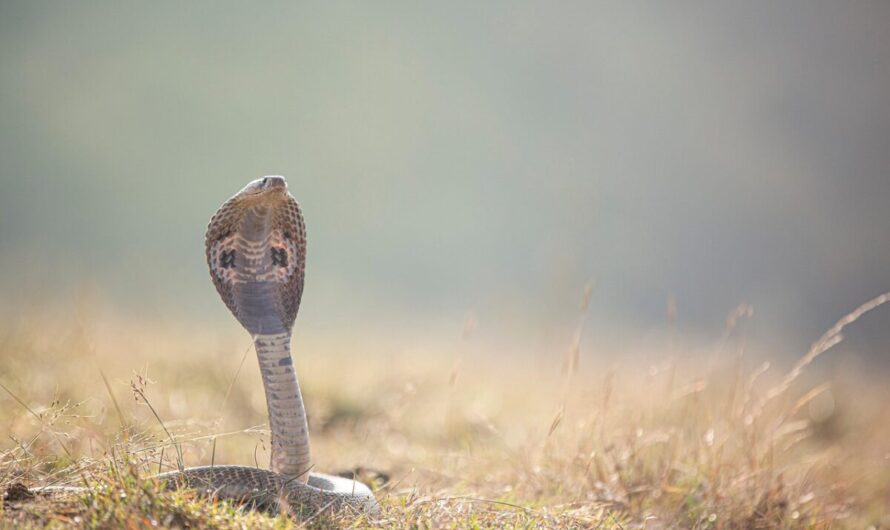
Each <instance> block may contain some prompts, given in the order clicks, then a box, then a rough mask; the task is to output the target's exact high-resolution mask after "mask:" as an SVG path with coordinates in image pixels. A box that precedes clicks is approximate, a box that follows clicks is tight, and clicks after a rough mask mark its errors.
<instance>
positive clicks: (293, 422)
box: [47, 176, 379, 516]
mask: <svg viewBox="0 0 890 530" xmlns="http://www.w3.org/2000/svg"><path fill="white" fill-rule="evenodd" d="M205 251H206V256H207V264H208V266H209V267H210V276H211V278H212V279H213V283H214V285H215V286H216V290H217V292H219V295H220V296H221V297H222V299H223V301H224V302H225V304H226V306H227V307H228V308H229V310H230V311H231V312H232V314H233V315H235V318H236V319H237V320H238V322H240V323H241V325H242V326H243V327H244V329H246V330H247V331H248V332H249V333H250V334H251V335H252V336H253V340H254V346H255V348H256V353H257V359H258V360H259V365H260V373H261V374H262V379H263V386H264V388H265V394H266V404H267V407H268V412H269V425H270V429H271V433H272V443H271V448H272V455H271V464H270V469H268V470H266V469H259V468H255V467H250V466H234V465H213V466H201V467H190V468H185V469H181V470H177V471H170V472H167V473H162V474H160V475H158V476H157V478H158V479H160V480H162V481H164V482H165V483H166V484H167V485H168V487H172V488H177V487H187V488H193V489H196V490H199V491H201V492H203V493H207V494H209V495H212V496H214V497H217V498H224V499H232V500H237V501H246V502H249V503H251V504H252V505H255V506H258V507H261V508H264V509H271V510H275V509H279V508H282V507H286V508H287V509H288V510H289V511H290V512H291V513H294V514H296V515H304V516H305V515H312V514H315V513H319V512H322V511H334V512H336V511H342V510H347V511H348V510H351V511H352V512H355V513H361V514H367V515H370V516H373V515H374V514H376V513H378V511H379V506H378V504H377V501H376V500H375V498H374V495H373V493H372V492H371V490H370V489H369V488H368V487H367V486H365V485H364V484H362V483H360V482H357V481H355V480H350V479H346V478H342V477H337V476H331V475H325V474H321V473H314V472H311V471H310V470H311V468H312V463H311V459H310V452H309V429H308V425H307V423H306V410H305V408H304V406H303V398H302V395H301V393H300V385H299V382H298V381H297V374H296V371H295V369H294V365H293V360H292V358H291V351H290V342H291V329H292V328H293V325H294V321H295V319H296V316H297V311H298V309H299V307H300V298H301V296H302V292H303V278H304V270H305V263H306V227H305V224H304V222H303V216H302V213H301V212H300V207H299V205H298V204H297V201H296V200H295V199H294V198H293V197H292V196H291V195H290V193H289V192H288V190H287V183H286V182H285V180H284V178H283V177H280V176H268V177H264V178H261V179H257V180H254V181H252V182H250V183H249V184H247V186H245V187H244V189H242V190H241V191H239V192H238V193H237V194H235V195H234V196H233V197H232V198H230V199H229V200H227V201H226V202H225V203H223V205H222V206H221V207H220V208H219V210H217V212H216V213H215V214H214V215H213V217H212V218H211V220H210V224H209V225H208V227H207V234H206V237H205ZM47 489H48V488H47ZM282 504H284V506H282Z"/></svg>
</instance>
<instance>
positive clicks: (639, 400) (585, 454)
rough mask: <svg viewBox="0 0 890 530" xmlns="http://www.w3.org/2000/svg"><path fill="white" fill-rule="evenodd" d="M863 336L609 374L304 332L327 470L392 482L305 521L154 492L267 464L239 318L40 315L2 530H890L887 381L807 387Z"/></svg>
mask: <svg viewBox="0 0 890 530" xmlns="http://www.w3.org/2000/svg"><path fill="white" fill-rule="evenodd" d="M885 301H886V299H876V301H875V302H874V303H872V305H867V306H864V308H863V310H862V311H861V312H860V313H855V312H854V313H853V314H852V315H853V316H852V317H850V318H849V319H848V320H849V321H852V320H855V317H856V316H858V315H859V314H861V313H862V312H864V311H866V310H868V309H870V308H872V307H874V306H876V305H878V304H879V303H883V302H885ZM582 312H583V311H582ZM746 313H747V312H746V309H745V308H744V307H742V308H740V310H739V311H738V312H736V313H734V314H733V315H731V318H730V320H729V322H728V325H727V326H728V327H727V336H728V337H730V340H728V342H727V343H732V341H731V335H732V331H733V329H732V328H733V327H734V323H735V321H736V320H737V319H738V318H744V317H745V316H746ZM47 322H51V323H57V324H50V325H47ZM579 322H580V323H583V318H581V319H579ZM580 323H579V326H580V325H581V324H580ZM848 323H850V322H848V321H842V322H841V323H839V326H837V327H836V328H833V329H832V330H831V331H830V332H829V333H826V335H825V336H824V337H822V338H821V339H819V341H817V342H816V343H815V344H814V345H813V348H812V349H811V350H810V352H808V353H807V354H806V355H805V356H803V357H802V358H801V360H800V362H799V363H797V365H794V366H792V367H790V369H789V370H788V372H787V374H783V373H782V371H781V370H767V369H766V368H765V367H763V366H759V365H757V363H754V362H753V361H748V360H747V359H746V358H745V357H744V356H742V355H741V354H740V353H738V352H739V351H740V350H735V349H734V348H722V351H721V352H720V353H718V354H715V355H713V356H711V358H710V359H708V362H700V361H696V360H695V359H692V358H690V359H682V360H677V361H668V362H665V363H663V364H662V365H661V366H646V367H643V368H640V367H639V366H635V365H633V364H631V365H627V366H622V365H613V366H612V367H610V368H609V369H608V370H603V369H602V367H601V366H597V367H593V366H587V365H589V364H592V363H586V364H585V362H581V363H580V365H579V359H580V356H579V354H578V348H579V341H578V340H577V339H576V340H575V341H574V343H572V344H571V345H570V346H569V347H568V348H567V349H568V352H567V353H566V355H565V358H559V359H553V360H548V359H540V358H523V359H516V358H506V357H504V356H499V355H488V356H484V357H482V358H479V357H477V356H475V355H472V354H470V353H467V352H466V351H463V352H461V351H458V350H460V348H459V347H456V348H455V349H454V350H453V351H449V349H447V348H446V349H445V351H444V352H438V353H433V352H424V354H423V355H420V354H418V353H417V352H413V353H393V352H390V351H387V350H386V349H385V348H383V349H381V348H377V351H368V348H367V346H362V347H361V348H362V350H361V351H359V348H358V347H356V346H354V345H353V346H350V347H342V346H338V344H343V342H342V341H340V342H339V343H338V342H336V341H333V340H319V343H318V344H304V343H302V342H300V339H299V338H298V340H297V344H296V351H297V352H298V353H297V365H298V368H299V371H300V376H301V380H302V382H303V386H304V391H305V394H306V399H307V401H308V406H309V412H310V416H311V420H310V430H311V432H312V435H313V442H314V445H313V451H314V454H315V459H316V462H317V467H318V469H320V470H324V471H328V472H330V471H344V472H347V473H349V472H354V471H357V472H358V474H359V475H360V476H361V477H362V478H364V479H365V480H368V481H372V482H373V483H374V484H375V485H376V487H377V488H378V489H377V494H378V498H379V499H380V501H381V504H382V506H383V518H382V519H381V520H379V521H377V522H376V523H373V524H372V523H370V522H369V521H366V520H362V519H348V518H344V519H341V520H336V521H335V520H331V519H328V518H324V517H322V516H318V517H314V518H312V519H311V520H309V521H307V522H303V523H298V522H295V521H293V520H292V519H291V518H289V517H288V516H287V515H286V514H281V515H278V516H277V517H273V516H268V515H265V514H258V513H251V512H247V511H243V510H240V509H239V508H238V507H237V506H231V505H228V504H225V503H216V502H213V501H208V500H202V499H199V498H197V497H195V496H194V495H193V494H192V493H190V492H186V491H181V492H172V493H167V492H162V491H160V489H159V485H158V484H157V483H156V482H155V481H153V480H151V478H150V477H151V476H152V474H154V473H156V472H157V471H158V470H159V469H172V468H175V467H176V465H178V463H177V462H178V461H179V460H182V461H183V462H184V463H185V464H186V465H194V464H206V463H210V462H211V461H214V462H217V463H219V462H226V463H242V464H254V463H256V464H258V465H261V466H265V465H266V463H267V461H268V452H267V444H266V442H267V434H266V432H265V431H264V428H265V425H264V416H265V406H264V402H263V395H262V389H261V386H260V383H259V377H258V373H257V369H256V366H255V365H256V363H255V361H254V359H253V353H252V351H250V350H249V343H248V340H247V338H246V337H244V336H243V335H242V334H240V333H237V332H236V328H234V326H233V329H232V331H231V333H230V335H228V336H226V337H219V336H218V335H215V332H212V331H211V330H204V331H203V334H199V335H196V334H194V333H186V331H185V329H179V330H177V329H176V328H175V326H171V325H158V324H155V325H151V326H145V325H140V324H136V323H132V322H124V321H122V319H113V320H109V319H98V318H87V317H83V316H81V317H80V318H77V319H72V318H67V319H66V318H53V319H49V318H48V317H47V316H46V315H44V316H43V318H42V319H40V320H37V319H32V318H27V317H20V318H18V319H17V320H14V321H12V322H11V323H9V324H7V325H6V327H4V328H2V329H0V355H2V359H3V362H2V364H3V370H2V372H0V383H2V385H3V389H2V390H0V426H2V429H3V432H4V434H5V437H4V440H3V442H0V491H5V492H6V496H7V498H6V499H5V500H4V501H3V503H2V505H0V527H10V528H12V527H15V528H21V527H25V528H27V527H43V526H65V525H69V524H73V525H77V526H83V527H91V528H124V527H127V528H154V527H180V528H186V527H190V528H256V527H269V528H272V527H274V528H293V527H300V526H301V525H302V526H306V527H310V528H325V527H331V526H346V527H357V528H363V527H367V526H374V525H376V526H380V527H385V528H427V527H434V528H598V529H619V528H620V529H631V528H647V529H660V528H697V529H708V528H714V529H719V528H869V527H872V528H875V529H877V528H890V511H888V509H887V506H888V505H890V445H888V443H887V440H890V411H888V407H887V406H886V405H887V402H888V401H887V399H888V390H887V385H886V384H882V383H883V382H882V381H879V380H877V378H875V379H871V378H867V377H864V376H863V377H862V378H858V379H852V380H851V379H843V378H841V379H837V380H829V381H806V382H805V381H803V379H805V377H806V374H805V370H804V369H805V368H806V367H807V365H808V364H809V363H810V362H812V361H813V360H814V359H815V358H816V357H817V356H819V355H820V354H821V353H823V352H824V351H826V350H827V349H828V348H830V347H831V346H833V345H834V344H836V343H837V341H838V340H840V332H841V331H842V329H843V327H844V325H846V324H848ZM577 336H578V337H579V336H580V327H579V333H578V335H577ZM567 342H570V343H571V342H573V341H572V340H571V337H570V338H569V340H567ZM302 351H311V352H313V354H312V355H303V354H301V353H299V352H302ZM455 352H456V353H455ZM728 352H731V353H728ZM245 358H246V360H245ZM242 361H244V362H243V365H242ZM751 365H753V366H751ZM17 484H25V485H28V486H34V485H46V484H87V485H89V486H91V493H84V494H79V495H72V496H67V497H66V496H55V497H51V498H42V497H37V498H28V497H29V496H28V495H25V494H24V492H22V491H21V490H20V489H18V487H17V486H16V485H17Z"/></svg>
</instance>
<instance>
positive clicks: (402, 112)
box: [0, 0, 890, 356]
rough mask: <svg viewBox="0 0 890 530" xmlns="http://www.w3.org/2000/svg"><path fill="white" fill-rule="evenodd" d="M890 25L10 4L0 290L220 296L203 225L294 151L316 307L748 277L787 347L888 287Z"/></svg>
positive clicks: (372, 314)
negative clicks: (211, 271)
mask: <svg viewBox="0 0 890 530" xmlns="http://www.w3.org/2000/svg"><path fill="white" fill-rule="evenodd" d="M888 52H890V5H888V4H884V3H876V2H873V3H859V4H855V5H854V4H848V3H834V2H822V1H819V2H811V1H803V0H800V1H795V2H785V3H783V4H782V5H771V4H768V3H760V2H755V3H750V2H749V3H742V4H739V5H737V6H734V7H726V6H720V5H703V4H701V3H685V4H684V3H671V4H670V5H667V4H662V3H655V2H651V3H646V2H643V3H630V2H614V3H611V4H609V5H599V4H597V5H594V4H591V3H585V2H578V3H576V4H574V5H563V6H562V7H561V8H560V9H550V8H547V7H546V6H545V5H544V4H536V3H529V2H504V3H485V4H483V5H480V4H478V3H475V2H463V3H453V2H449V3H447V4H440V5H426V6H420V5H417V4H414V3H410V2H405V3H388V4H385V5H381V4H377V3H374V4H372V3H366V2H338V3H314V4H304V3H300V4H296V3H289V2H281V3H278V4H275V5H270V4H267V5H266V9H263V10H259V9H257V8H256V6H253V5H249V4H246V3H239V2H225V3H220V2H215V3H212V4H211V3H188V4H181V3H154V2H153V3H150V4H143V5H126V6H125V5H121V4H115V3H107V2H78V3H34V2H25V1H5V2H3V3H2V4H0V65H2V68H0V118H2V127H0V190H2V191H0V268H2V270H3V271H4V274H3V275H2V276H0V297H2V298H0V299H2V300H3V304H2V308H0V309H2V311H3V312H4V313H6V314H14V313H15V312H17V311H18V310H19V309H20V307H21V304H32V305H33V304H37V305H40V304H54V303H58V304H63V305H64V304H67V303H69V301H71V300H73V301H74V302H73V305H77V304H78V303H80V302H79V300H81V299H82V298H84V297H86V298H89V297H91V296H95V297H98V298H100V299H102V300H105V301H107V304H108V306H109V307H113V308H117V309H122V310H124V311H127V312H133V313H135V314H144V315H148V316H152V317H155V318H156V317H159V316H161V315H165V314H166V315H172V316H170V317H169V318H182V319H186V320H188V319H195V320H206V321H208V322H223V323H226V324H228V325H232V324H233V322H232V321H231V319H230V317H229V316H228V315H227V314H226V311H225V309H224V307H223V306H222V304H220V303H219V301H218V300H217V296H216V293H215V292H214V291H213V289H212V288H211V287H210V282H209V281H208V278H207V273H206V269H205V264H204V258H203V241H202V238H203V231H204V226H205V224H206V222H207V220H208V219H209V218H210V215H211V214H212V213H213V211H214V210H215V209H216V207H217V206H218V205H219V204H221V203H222V201H223V200H225V199H226V198H227V197H229V196H230V195H232V194H233V193H235V192H236V191H237V190H238V189H240V187H241V186H243V184H244V183H246V182H247V181H249V180H251V179H253V178H256V177H259V176H262V175H264V174H282V175H285V176H287V178H288V181H289V183H290V188H291V191H292V193H293V194H294V195H295V196H296V197H297V199H298V200H299V201H300V202H301V204H302V205H303V209H304V213H305V215H306V218H307V223H308V226H309V237H310V240H309V257H308V260H309V266H308V279H307V290H306V293H305V297H304V303H303V310H302V312H301V321H300V324H299V325H298V329H300V330H301V332H303V333H316V334H320V333H321V332H327V331H332V330H338V329H349V330H350V331H351V332H359V331H361V330H362V329H364V328H375V327H381V326H386V325H393V324H398V327H397V328H395V329H397V330H399V331H401V332H404V333H415V334H424V333H430V334H436V333H441V334H442V335H445V336H454V337H456V336H459V335H460V333H461V330H462V327H463V324H464V321H465V319H466V318H467V315H470V320H475V321H477V322H478V326H477V334H478V335H480V336H482V337H488V338H491V340H496V339H493V338H492V337H500V336H506V337H511V338H512V339H511V340H514V341H515V342H516V343H518V344H522V345H524V347H528V348H531V349H534V348H536V347H538V345H541V344H547V345H551V346H552V345H553V344H557V345H560V346H561V345H563V344H566V343H567V342H568V338H569V334H568V332H566V329H571V327H573V326H574V323H575V320H574V319H575V317H576V313H577V301H578V299H579V297H580V293H581V290H582V289H583V286H584V285H585V284H586V283H587V282H589V281H591V280H595V281H596V288H595V291H594V296H593V302H592V305H591V310H590V311H591V314H590V316H589V319H588V321H589V326H588V328H587V335H586V336H587V337H596V338H597V340H606V338H608V339H609V340H614V341H615V342H616V343H618V344H620V343H621V342H622V341H625V342H626V341H627V340H629V339H626V338H623V337H627V336H633V335H634V334H638V333H637V332H638V331H640V330H643V331H644V332H645V333H654V334H656V335H657V334H660V333H662V332H663V331H664V328H665V326H666V325H667V324H665V321H666V317H665V312H666V306H667V305H668V300H670V299H673V300H675V301H676V307H677V313H676V323H675V325H676V326H677V327H679V328H681V329H682V330H684V331H688V332H691V333H693V334H695V333H702V334H705V335H706V336H710V335H713V336H717V335H719V333H720V332H721V330H722V328H723V322H724V319H725V317H726V314H727V313H728V312H729V311H730V310H731V309H732V308H733V307H735V306H736V304H738V303H739V302H743V301H744V302H748V303H750V304H752V305H753V306H754V307H755V309H756V315H755V318H754V320H753V321H752V322H751V323H750V324H749V326H748V329H747V333H749V334H750V335H751V337H753V338H759V339H761V340H764V341H781V342H783V343H784V344H785V345H787V346H788V348H787V351H790V352H792V353H797V352H799V351H803V350H805V347H806V345H807V344H808V342H809V341H810V340H812V339H813V338H815V337H817V336H818V335H819V334H820V333H821V331H822V330H823V329H825V328H826V327H827V326H828V325H830V324H831V323H832V322H834V320H835V319H836V318H838V317H839V316H840V315H842V314H844V313H846V312H847V311H849V310H850V309H852V308H853V307H855V306H856V305H857V304H858V303H860V302H861V301H863V300H866V299H868V298H870V297H871V296H873V295H876V294H878V293H879V292H883V291H885V290H887V289H888V288H890V245H888V236H887V227H890V209H888V208H887V199H888V197H890V104H888V103H890V96H888V94H890V53H888ZM84 293H86V294H84ZM888 321H890V316H888V315H887V311H886V310H884V311H881V312H876V313H875V314H874V315H871V316H870V317H869V318H868V319H866V320H864V321H863V322H862V323H861V324H858V329H857V333H856V337H859V338H858V339H854V340H853V341H852V342H847V343H845V345H847V344H849V345H850V346H849V347H850V348H853V349H856V350H861V351H862V352H865V353H866V354H869V355H872V356H880V355H885V353H884V352H885V351H886V349H885V348H882V346H881V345H883V344H886V343H887V341H888V340H890V336H888V332H887V331H884V329H885V328H890V326H888V325H887V322H888ZM390 329H393V328H390ZM708 334H710V335H708ZM590 340H593V339H590ZM857 340H859V341H860V342H858V343H857ZM783 351H785V350H783Z"/></svg>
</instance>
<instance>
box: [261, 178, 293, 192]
mask: <svg viewBox="0 0 890 530" xmlns="http://www.w3.org/2000/svg"><path fill="white" fill-rule="evenodd" d="M263 188H266V189H274V188H282V189H287V182H286V181H285V180H284V177H282V176H280V175H269V176H267V177H263Z"/></svg>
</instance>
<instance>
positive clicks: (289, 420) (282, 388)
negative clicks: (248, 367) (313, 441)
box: [254, 333, 312, 483]
mask: <svg viewBox="0 0 890 530" xmlns="http://www.w3.org/2000/svg"><path fill="white" fill-rule="evenodd" d="M290 340H291V334H290V333H278V334H269V335H255V336H254V345H255V346H256V353H257V359H258V360H259V363H260V373H261V374H262V377H263V388H264V389H265V391H266V404H267V406H268V408H269V427H270V429H271V431H272V461H271V464H270V468H271V469H272V471H274V472H276V473H281V474H282V475H285V476H287V477H291V478H293V479H294V480H298V481H300V482H303V483H305V482H306V481H307V480H308V479H309V470H310V468H311V467H312V464H311V461H310V455H309V426H308V424H307V423H306V409H305V407H304V406H303V396H302V395H301V394H300V383H299V382H298V381H297V372H296V370H295V369H294V363H293V359H292V358H291V352H290Z"/></svg>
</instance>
